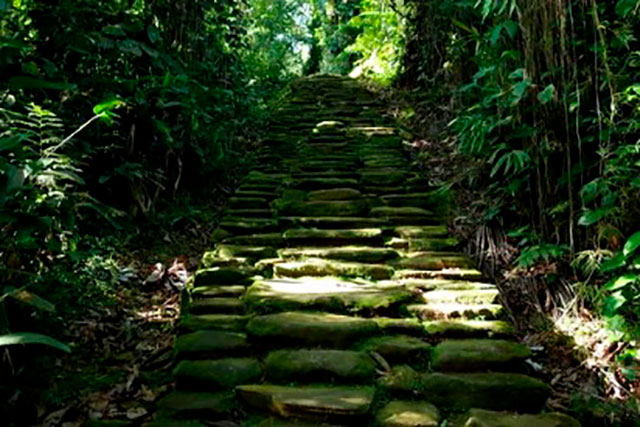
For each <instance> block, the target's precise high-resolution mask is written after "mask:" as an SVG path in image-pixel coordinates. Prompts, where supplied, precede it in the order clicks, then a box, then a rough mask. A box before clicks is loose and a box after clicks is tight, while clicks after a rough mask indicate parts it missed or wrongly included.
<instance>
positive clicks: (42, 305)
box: [6, 288, 56, 312]
mask: <svg viewBox="0 0 640 427" xmlns="http://www.w3.org/2000/svg"><path fill="white" fill-rule="evenodd" d="M6 295H7V296H9V297H11V298H13V299H15V300H18V301H20V302H23V303H25V304H29V305H32V306H34V307H36V308H39V309H41V310H44V311H48V312H54V311H55V310H56V306H55V305H53V304H51V303H50V302H49V301H47V300H46V299H44V298H41V297H39V296H38V295H36V294H34V293H31V292H29V291H27V290H25V289H24V288H19V289H13V288H9V289H7V293H6Z"/></svg>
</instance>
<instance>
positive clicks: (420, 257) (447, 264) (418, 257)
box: [393, 252, 473, 270]
mask: <svg viewBox="0 0 640 427" xmlns="http://www.w3.org/2000/svg"><path fill="white" fill-rule="evenodd" d="M393 265H394V267H396V268H398V269H406V270H442V269H445V268H471V267H472V266H473V261H472V260H471V259H470V258H469V257H468V256H467V255H465V254H462V253H461V254H459V255H450V254H440V253H438V252H425V253H422V252H418V253H415V254H411V256H410V257H407V258H402V259H399V260H397V261H394V262H393Z"/></svg>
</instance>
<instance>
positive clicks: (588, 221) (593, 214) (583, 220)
mask: <svg viewBox="0 0 640 427" xmlns="http://www.w3.org/2000/svg"><path fill="white" fill-rule="evenodd" d="M609 211H610V209H609V208H599V209H595V210H588V211H586V212H584V213H583V214H582V216H581V217H580V219H579V220H578V225H583V226H585V227H588V226H590V225H593V224H595V223H596V222H598V221H600V220H601V219H602V218H604V217H605V216H607V214H608V213H609Z"/></svg>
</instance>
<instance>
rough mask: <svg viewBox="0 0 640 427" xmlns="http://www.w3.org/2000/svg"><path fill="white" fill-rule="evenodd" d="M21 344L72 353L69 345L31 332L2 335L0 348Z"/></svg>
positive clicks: (0, 336)
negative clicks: (42, 346) (44, 346)
mask: <svg viewBox="0 0 640 427" xmlns="http://www.w3.org/2000/svg"><path fill="white" fill-rule="evenodd" d="M19 344H43V345H48V346H50V347H53V348H56V349H58V350H61V351H64V352H65V353H71V348H69V346H68V345H66V344H64V343H61V342H60V341H58V340H56V339H54V338H51V337H48V336H46V335H42V334H34V333H31V332H17V333H13V334H5V335H0V347H4V346H8V345H19Z"/></svg>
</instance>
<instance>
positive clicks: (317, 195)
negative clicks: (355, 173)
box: [309, 188, 362, 201]
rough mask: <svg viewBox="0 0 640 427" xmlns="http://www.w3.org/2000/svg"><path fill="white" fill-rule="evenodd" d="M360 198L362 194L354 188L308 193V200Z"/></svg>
mask: <svg viewBox="0 0 640 427" xmlns="http://www.w3.org/2000/svg"><path fill="white" fill-rule="evenodd" d="M361 197H362V193H360V191H358V190H356V189H354V188H332V189H330V190H317V191H312V192H311V193H309V200H313V201H317V200H354V199H359V198H361Z"/></svg>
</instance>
